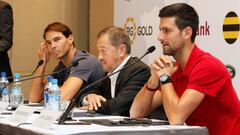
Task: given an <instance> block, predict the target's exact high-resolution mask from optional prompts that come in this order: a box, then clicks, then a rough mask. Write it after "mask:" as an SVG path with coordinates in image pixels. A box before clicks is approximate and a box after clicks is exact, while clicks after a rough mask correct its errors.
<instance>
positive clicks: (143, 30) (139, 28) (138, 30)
mask: <svg viewBox="0 0 240 135" xmlns="http://www.w3.org/2000/svg"><path fill="white" fill-rule="evenodd" d="M123 29H124V30H125V32H126V33H127V34H128V35H129V37H130V39H131V45H132V44H133V42H134V40H135V39H136V37H137V36H151V35H152V33H153V27H152V26H150V25H148V26H146V25H137V23H136V21H135V19H134V18H133V17H128V18H127V19H126V22H125V24H124V28H123Z"/></svg>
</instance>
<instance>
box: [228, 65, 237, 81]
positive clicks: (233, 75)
mask: <svg viewBox="0 0 240 135" xmlns="http://www.w3.org/2000/svg"><path fill="white" fill-rule="evenodd" d="M226 68H227V70H228V71H229V73H230V75H231V78H232V79H233V78H234V77H235V75H236V70H235V68H234V67H233V66H232V65H229V64H227V65H226Z"/></svg>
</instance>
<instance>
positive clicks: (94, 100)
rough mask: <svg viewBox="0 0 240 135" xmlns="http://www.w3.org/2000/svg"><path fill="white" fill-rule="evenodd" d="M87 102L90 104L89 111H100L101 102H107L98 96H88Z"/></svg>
mask: <svg viewBox="0 0 240 135" xmlns="http://www.w3.org/2000/svg"><path fill="white" fill-rule="evenodd" d="M86 100H87V101H88V103H89V107H88V110H98V108H99V107H101V102H105V101H107V100H106V99H105V98H104V97H103V96H101V95H96V94H88V95H87V97H86Z"/></svg>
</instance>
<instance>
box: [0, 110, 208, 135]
mask: <svg viewBox="0 0 240 135" xmlns="http://www.w3.org/2000/svg"><path fill="white" fill-rule="evenodd" d="M38 115H39V114H35V113H34V114H33V115H32V116H31V118H29V120H28V121H27V123H28V122H30V123H31V121H33V120H34V119H35V118H36V117H37V116H38ZM0 116H1V117H0V134H17V135H26V134H27V135H28V134H29V135H39V134H50V135H62V134H64V135H77V134H81V135H146V134H151V135H174V134H177V135H193V134H194V135H208V130H207V128H206V127H199V126H178V125H175V126H171V125H154V126H152V125H144V126H105V125H99V124H94V123H93V124H89V125H57V124H54V125H53V126H52V128H49V129H41V128H37V127H33V126H31V125H30V124H22V125H20V126H19V127H17V125H16V124H15V123H12V122H10V121H8V120H7V118H8V117H9V115H8V116H6V115H4V116H3V115H0ZM74 118H75V117H74ZM75 119H76V120H80V121H81V120H99V119H107V120H108V119H110V120H116V119H123V117H121V116H99V117H76V118H75Z"/></svg>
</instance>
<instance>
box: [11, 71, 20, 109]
mask: <svg viewBox="0 0 240 135" xmlns="http://www.w3.org/2000/svg"><path fill="white" fill-rule="evenodd" d="M19 79H20V74H18V73H16V74H14V80H13V81H14V82H15V83H13V85H12V90H11V94H10V106H11V108H13V109H15V108H17V107H18V106H19V104H22V102H23V101H22V100H23V99H22V83H21V82H17V81H19Z"/></svg>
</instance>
